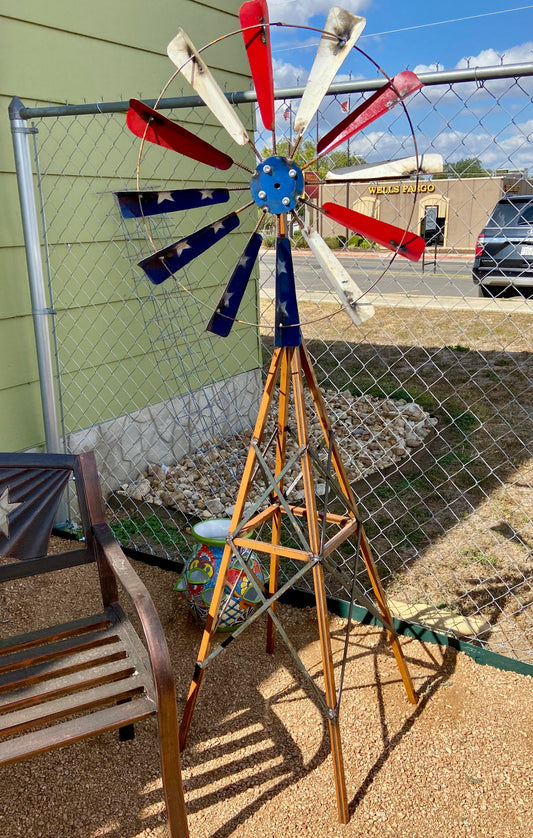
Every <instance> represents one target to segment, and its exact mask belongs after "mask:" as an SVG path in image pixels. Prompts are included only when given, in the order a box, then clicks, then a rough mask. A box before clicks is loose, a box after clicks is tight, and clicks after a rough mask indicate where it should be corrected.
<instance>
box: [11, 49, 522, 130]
mask: <svg viewBox="0 0 533 838" xmlns="http://www.w3.org/2000/svg"><path fill="white" fill-rule="evenodd" d="M526 76H533V63H532V62H525V63H522V64H498V65H496V66H494V67H468V68H466V69H464V70H443V71H438V72H434V73H420V74H419V79H420V81H421V82H422V83H423V84H424V85H438V84H458V83H464V82H483V81H489V80H491V79H506V78H522V77H526ZM386 83H387V79H386V78H385V77H382V78H375V79H362V80H359V81H347V82H339V83H337V84H332V85H331V87H330V88H329V90H328V94H329V95H335V94H345V93H358V92H364V91H373V90H379V88H380V87H383V85H384V84H386ZM304 89H305V87H287V88H284V89H279V90H275V91H274V98H275V99H299V98H301V96H302V94H303V92H304ZM226 96H227V98H228V99H229V101H230V102H232V103H233V104H234V105H242V104H245V103H246V102H257V95H256V93H255V91H253V90H243V91H239V92H236V93H227V94H226ZM143 101H144V102H146V104H147V105H149V106H150V107H153V106H154V105H155V104H156V101H157V100H156V99H143ZM21 105H22V103H21ZM202 106H204V102H203V101H202V99H200V97H199V96H181V97H179V98H175V99H161V101H160V102H159V104H158V109H159V110H168V109H170V108H196V107H202ZM128 107H129V103H128V102H127V101H122V102H95V103H92V104H88V103H84V104H80V105H52V106H50V107H46V108H45V107H42V108H25V107H23V106H22V107H21V110H20V114H19V116H20V118H22V119H46V118H47V117H58V116H81V115H84V114H85V115H86V114H89V115H91V114H92V115H94V114H99V113H126V111H127V110H128Z"/></svg>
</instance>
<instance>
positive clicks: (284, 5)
mask: <svg viewBox="0 0 533 838" xmlns="http://www.w3.org/2000/svg"><path fill="white" fill-rule="evenodd" d="M370 2H371V0H343V2H342V4H340V5H342V8H343V9H347V10H348V11H349V12H354V13H355V14H360V13H361V12H362V11H363V10H364V9H366V8H368V6H369V5H370ZM332 5H334V4H333V3H332V2H331V0H269V4H268V9H269V17H270V20H271V21H272V22H277V21H282V22H283V23H296V24H301V25H304V24H306V23H308V22H309V20H310V19H311V18H312V17H314V16H315V15H324V19H325V18H326V16H327V14H328V12H329V10H330V8H331V6H332Z"/></svg>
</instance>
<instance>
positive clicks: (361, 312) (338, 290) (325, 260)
mask: <svg viewBox="0 0 533 838" xmlns="http://www.w3.org/2000/svg"><path fill="white" fill-rule="evenodd" d="M301 229H302V235H303V237H304V239H305V240H306V242H307V244H308V245H309V247H310V249H311V251H312V253H313V255H314V257H315V259H316V260H317V262H318V264H319V265H320V267H321V268H322V270H323V271H324V273H325V275H326V277H327V279H328V282H329V284H330V285H331V288H332V290H333V291H334V292H335V294H336V295H337V297H338V298H339V300H340V301H341V303H342V304H343V306H344V308H345V309H346V311H347V313H348V314H349V315H350V317H351V319H352V321H353V323H354V324H355V325H356V326H360V325H361V323H364V322H365V320H369V319H370V318H371V317H373V316H374V313H375V312H374V306H373V305H371V304H370V303H362V302H360V299H361V297H362V296H363V292H362V291H361V289H360V288H359V286H358V285H357V283H356V281H355V280H354V279H353V278H352V277H351V276H350V274H349V273H348V271H347V270H345V269H344V268H343V266H342V265H341V263H340V262H339V260H338V259H337V257H336V256H335V255H334V254H333V252H332V251H331V250H330V249H329V247H328V246H327V244H326V242H325V241H324V239H323V238H322V236H321V235H320V234H319V233H317V231H316V230H311V229H310V228H309V227H302V228H301Z"/></svg>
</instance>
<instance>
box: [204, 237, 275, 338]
mask: <svg viewBox="0 0 533 838" xmlns="http://www.w3.org/2000/svg"><path fill="white" fill-rule="evenodd" d="M262 241H263V236H262V235H261V234H260V233H256V232H254V233H253V234H252V236H251V237H250V240H249V242H248V244H247V245H246V247H245V249H244V252H243V254H242V256H241V258H240V259H239V261H238V262H237V265H236V266H235V270H234V271H233V273H232V275H231V278H230V281H229V282H228V284H227V286H226V289H225V291H224V293H223V295H222V297H221V298H220V301H219V303H218V305H217V307H216V309H215V311H214V313H213V316H212V317H211V320H210V321H209V323H208V324H207V326H206V329H207V331H208V332H212V333H213V334H215V335H219V337H223V338H227V336H228V335H229V333H230V331H231V327H232V326H233V323H234V322H235V319H236V317H237V312H238V311H239V306H240V304H241V302H242V298H243V296H244V292H245V290H246V286H247V285H248V280H249V279H250V276H251V275H252V271H253V268H254V265H255V262H256V259H257V255H258V253H259V249H260V247H261V244H262Z"/></svg>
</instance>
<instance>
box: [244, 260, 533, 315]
mask: <svg viewBox="0 0 533 838" xmlns="http://www.w3.org/2000/svg"><path fill="white" fill-rule="evenodd" d="M336 255H337V256H338V258H339V259H340V261H341V262H342V264H343V265H344V267H345V268H346V270H347V271H348V273H349V274H350V275H351V276H353V277H354V279H355V280H356V282H357V284H358V285H359V287H360V288H361V290H362V291H363V292H368V296H367V297H366V298H365V299H366V301H367V302H369V303H372V304H373V305H375V306H380V305H381V306H394V307H397V306H407V307H409V308H413V307H414V308H435V309H448V310H450V309H468V310H470V311H501V312H505V313H506V314H511V313H528V314H533V300H524V299H523V297H519V296H516V297H510V298H508V299H498V300H493V299H487V298H485V297H480V296H479V294H478V289H477V287H476V286H475V285H474V283H473V282H472V258H470V259H465V258H461V257H456V256H444V257H440V258H439V259H438V260H437V263H436V264H434V263H433V261H432V260H431V259H430V258H429V257H428V259H427V260H426V263H425V265H422V262H416V263H414V262H409V261H408V260H406V259H400V258H396V259H395V260H394V262H393V263H392V265H391V266H390V268H389V269H388V270H387V271H385V268H386V266H387V265H388V262H389V260H388V259H383V258H382V257H381V256H372V255H365V256H359V255H358V256H355V255H347V256H343V255H339V254H336ZM293 262H294V273H295V279H296V287H297V289H298V297H299V299H309V300H317V301H318V302H326V301H327V300H328V298H329V297H331V299H332V301H333V300H335V301H337V298H336V297H333V295H332V294H331V291H330V288H329V286H328V285H327V283H326V280H325V278H324V276H323V274H322V271H321V269H320V268H319V266H318V265H317V263H316V261H315V259H314V257H313V255H312V254H310V253H309V252H306V251H303V252H301V251H293ZM274 268H275V254H274V251H273V250H269V251H267V252H265V253H263V254H262V255H261V259H260V276H261V294H262V295H263V296H267V297H273V296H274V288H275V273H274ZM384 271H385V273H384Z"/></svg>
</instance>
